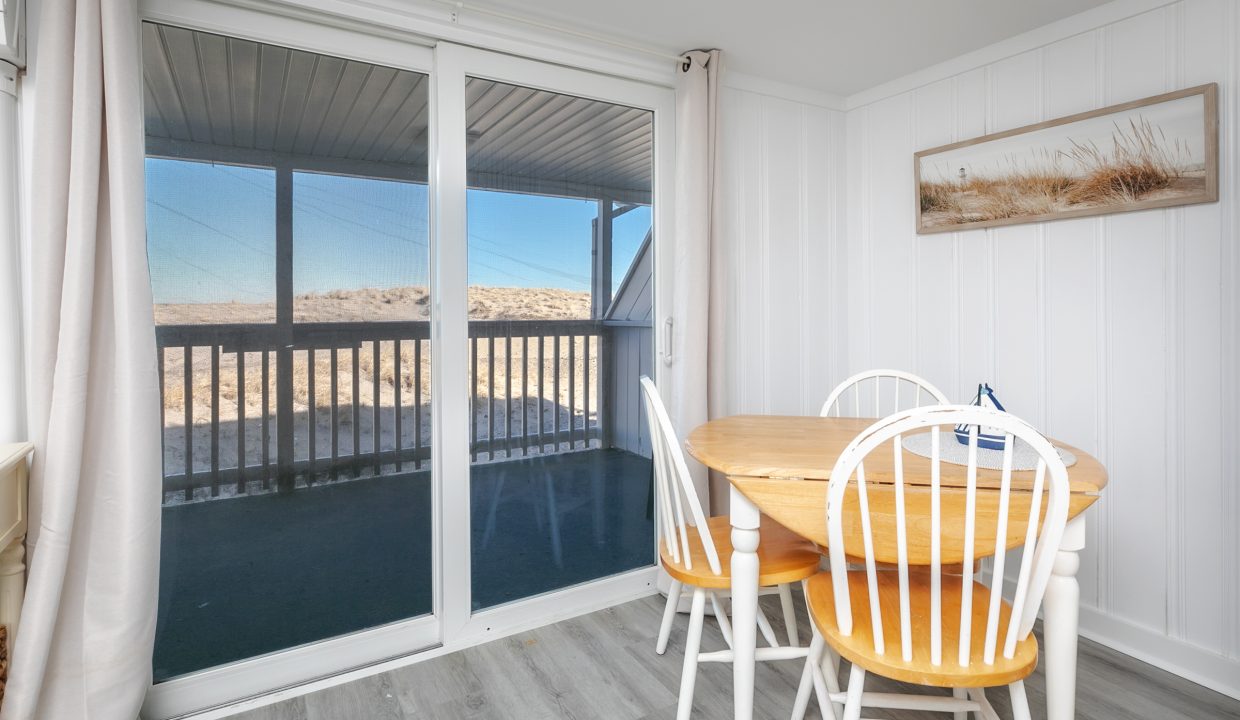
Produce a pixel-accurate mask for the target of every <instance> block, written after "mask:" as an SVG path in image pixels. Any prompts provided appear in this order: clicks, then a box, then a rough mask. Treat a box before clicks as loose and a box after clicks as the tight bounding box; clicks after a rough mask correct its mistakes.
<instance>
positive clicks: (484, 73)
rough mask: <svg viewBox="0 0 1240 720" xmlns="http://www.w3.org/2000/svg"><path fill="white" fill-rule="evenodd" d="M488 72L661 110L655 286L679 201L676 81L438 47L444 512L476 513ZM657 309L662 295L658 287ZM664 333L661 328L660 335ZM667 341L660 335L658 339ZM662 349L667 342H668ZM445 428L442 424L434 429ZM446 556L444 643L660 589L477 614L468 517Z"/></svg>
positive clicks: (558, 595)
mask: <svg viewBox="0 0 1240 720" xmlns="http://www.w3.org/2000/svg"><path fill="white" fill-rule="evenodd" d="M466 77H480V78H485V79H487V80H495V81H498V82H503V83H509V84H512V85H521V86H524V87H530V88H536V89H539V90H547V91H549V92H555V93H562V94H566V95H574V96H577V97H584V98H590V99H593V100H600V101H603V102H609V103H615V104H618V105H627V106H629V107H635V108H642V109H646V110H651V111H653V112H654V164H655V168H654V170H655V172H654V188H653V190H654V194H653V197H654V208H653V215H652V221H653V224H654V237H655V248H656V262H655V278H656V288H658V287H660V286H659V284H658V283H659V281H660V279H661V273H660V272H659V269H660V267H665V266H670V264H667V263H664V262H660V260H661V258H660V257H658V255H659V254H661V253H659V249H660V248H661V247H662V246H663V245H664V244H665V243H661V242H660V239H661V238H666V237H670V235H671V228H672V222H673V214H672V212H673V208H672V198H671V192H670V190H671V185H672V172H673V170H672V168H673V163H674V161H675V158H674V156H673V154H672V153H673V151H672V148H673V146H674V143H673V133H674V132H675V118H674V116H673V113H674V95H673V93H672V91H671V90H670V89H668V88H664V87H658V86H653V85H648V84H645V83H640V82H634V81H632V80H624V79H621V78H616V77H610V76H605V75H599V74H598V73H593V72H587V71H583V70H577V69H574V68H567V67H563V66H560V65H553V64H549V63H545V62H540V61H536V60H529V59H525V58H516V57H512V56H509V55H504V54H500V53H495V52H490V51H486V50H479V49H477V48H472V47H466V46H463V45H456V44H453V43H447V42H441V43H438V44H437V45H436V46H435V71H434V73H433V74H432V78H433V80H432V87H434V88H437V90H436V92H435V100H436V101H437V102H433V103H432V105H434V112H435V117H436V120H437V122H436V123H435V126H436V127H437V128H438V135H437V136H433V137H434V139H435V143H434V144H433V146H432V149H431V158H432V159H431V175H432V177H434V178H435V179H436V180H437V181H438V182H437V183H432V191H431V196H432V200H431V228H432V229H431V235H432V238H433V240H432V247H433V248H435V250H433V252H434V253H436V262H435V269H436V272H435V278H436V281H437V282H438V283H439V285H438V292H437V294H436V297H437V301H436V302H438V303H441V304H442V308H441V313H440V318H441V321H442V326H441V327H439V328H437V331H438V332H439V333H440V335H439V344H438V345H436V346H435V347H436V352H437V355H436V358H437V360H438V362H437V364H436V367H437V369H438V373H439V374H438V375H437V376H435V373H434V371H432V375H433V376H435V377H437V379H438V381H439V382H440V383H441V384H440V385H438V386H436V392H438V397H439V400H440V404H439V406H438V407H437V409H436V417H437V418H438V419H439V421H440V422H442V423H443V424H444V428H443V429H444V432H440V433H438V434H437V437H439V438H441V439H442V441H443V443H444V444H443V445H441V446H440V448H439V449H440V450H441V451H442V452H441V454H440V455H439V456H438V458H437V462H436V463H435V470H436V472H437V473H438V477H439V478H440V482H439V483H438V485H437V489H438V490H439V491H440V492H441V496H440V497H441V499H442V502H441V503H440V505H439V508H440V511H441V512H442V513H443V514H444V517H445V518H468V517H470V511H469V502H470V500H469V481H468V479H469V469H470V466H469V438H468V436H467V435H466V434H465V433H464V432H448V430H452V429H458V430H464V429H465V428H467V427H468V423H469V413H470V409H469V406H468V402H469V399H468V396H467V394H466V392H465V388H466V387H468V384H469V371H468V368H469V364H468V362H467V360H468V358H467V355H466V349H467V346H468V335H467V333H468V325H467V321H468V301H467V297H466V296H467V289H468V285H469V283H468V276H469V259H468V256H467V250H466V245H467V240H466V238H467V218H466V202H465V196H466V183H465V179H466V160H465V158H466V148H465V143H466V138H465V125H466V123H465V120H466V118H465V78H466ZM654 301H655V303H656V311H655V312H656V314H655V317H658V313H659V312H661V311H660V310H659V309H658V303H659V302H660V293H658V292H656V293H655V299H654ZM655 334H656V335H657V333H655ZM661 341H662V339H661V338H658V339H656V341H655V342H656V343H658V342H661ZM660 349H661V348H660ZM436 427H439V426H436ZM443 528H444V536H443V561H442V567H443V568H445V569H446V570H447V571H446V572H445V573H444V574H443V576H442V577H441V578H440V579H441V582H440V583H439V585H438V589H439V591H440V593H441V597H442V602H441V605H440V606H439V607H440V608H441V609H442V618H443V623H444V628H443V629H444V644H445V646H453V645H457V644H472V643H474V642H478V641H479V640H480V639H484V638H485V637H486V636H489V635H493V636H500V635H502V634H505V632H506V630H507V629H508V628H512V627H518V626H524V625H528V624H529V623H530V622H531V621H534V620H536V619H544V618H545V619H551V618H556V617H571V616H572V615H575V614H579V613H581V612H587V611H588V610H590V609H594V608H596V607H599V606H600V603H604V604H605V601H606V600H607V599H609V598H614V599H615V600H619V598H621V597H623V598H629V597H635V596H638V595H640V594H645V593H648V592H651V591H652V590H653V589H654V585H653V581H654V577H655V570H654V563H655V560H656V558H655V557H654V556H653V554H652V557H651V567H650V568H647V569H641V570H637V571H634V572H631V573H625V574H623V575H620V576H617V577H616V578H613V579H612V581H611V582H608V583H606V584H605V585H599V584H598V583H585V584H583V585H580V586H577V587H574V588H569V589H566V590H561V591H557V592H552V593H548V594H545V595H541V596H537V597H533V598H528V599H524V600H519V601H516V602H512V603H508V604H505V605H501V606H499V607H495V608H488V609H486V610H482V611H479V612H476V613H475V612H471V609H470V608H471V607H472V605H471V589H470V583H471V577H470V573H469V572H468V568H469V567H470V562H471V561H470V558H471V555H470V527H469V523H446V524H444V525H443Z"/></svg>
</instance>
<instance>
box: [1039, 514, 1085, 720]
mask: <svg viewBox="0 0 1240 720" xmlns="http://www.w3.org/2000/svg"><path fill="white" fill-rule="evenodd" d="M1084 547H1085V515H1084V514H1081V515H1077V516H1076V517H1075V518H1073V519H1071V520H1069V521H1068V525H1067V527H1065V528H1064V533H1063V540H1062V541H1060V544H1059V552H1058V553H1057V554H1056V555H1055V564H1054V568H1053V569H1052V570H1051V577H1050V580H1049V581H1048V582H1047V585H1046V597H1045V599H1044V600H1043V606H1042V607H1043V614H1042V617H1043V620H1042V632H1043V636H1044V638H1045V641H1046V716H1047V718H1049V720H1072V718H1075V717H1076V643H1077V623H1078V617H1079V614H1080V600H1081V586H1080V585H1079V584H1078V583H1077V580H1076V571H1077V569H1078V568H1079V567H1080V566H1081V559H1080V557H1079V556H1078V555H1077V553H1078V552H1079V551H1080V550H1081V549H1083V548H1084Z"/></svg>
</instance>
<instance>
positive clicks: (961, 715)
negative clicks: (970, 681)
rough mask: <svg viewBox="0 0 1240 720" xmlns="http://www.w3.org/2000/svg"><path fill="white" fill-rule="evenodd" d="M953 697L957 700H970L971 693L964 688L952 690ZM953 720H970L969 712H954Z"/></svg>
mask: <svg viewBox="0 0 1240 720" xmlns="http://www.w3.org/2000/svg"><path fill="white" fill-rule="evenodd" d="M952 697H954V698H956V699H957V700H968V699H969V691H968V690H965V689H964V688H952ZM952 720H969V712H968V711H967V710H960V711H958V712H954V713H952Z"/></svg>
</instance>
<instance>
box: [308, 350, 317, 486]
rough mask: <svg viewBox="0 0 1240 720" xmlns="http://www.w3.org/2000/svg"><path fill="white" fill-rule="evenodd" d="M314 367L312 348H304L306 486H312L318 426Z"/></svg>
mask: <svg viewBox="0 0 1240 720" xmlns="http://www.w3.org/2000/svg"><path fill="white" fill-rule="evenodd" d="M316 370H317V369H316V368H315V367H314V348H312V347H308V348H306V444H307V445H309V449H307V450H306V459H307V463H308V467H309V469H308V470H306V485H307V486H309V485H313V484H314V460H315V447H316V445H317V443H315V435H316V434H317V430H318V427H317V426H318V424H319V398H318V394H317V393H316V392H315V387H314V375H315V372H316Z"/></svg>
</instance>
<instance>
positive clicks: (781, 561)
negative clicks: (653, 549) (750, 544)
mask: <svg viewBox="0 0 1240 720" xmlns="http://www.w3.org/2000/svg"><path fill="white" fill-rule="evenodd" d="M706 526H707V528H708V529H709V531H710V537H711V539H712V540H714V543H715V549H716V550H717V551H718V553H719V558H720V559H721V560H722V561H723V562H721V563H720V565H721V566H722V570H723V572H722V573H721V574H719V575H716V574H715V573H714V572H712V571H711V569H710V563H709V562H708V561H707V559H706V551H705V549H704V548H703V547H702V541H701V540H700V539H699V537H698V533H696V532H690V533H689V534H688V535H689V559H690V560H691V561H692V565H693V567H692V568H689V567H686V565H685V563H684V562H683V561H684V557H683V556H682V557H681V562H675V561H673V560H672V555H671V553H670V552H669V551H668V549H667V545H666V543H659V558H660V559H661V560H662V561H663V568H664V569H665V570H667V574H668V575H671V576H672V577H673V578H674V579H676V580H679V581H680V582H682V583H684V584H686V585H692V586H695V587H700V588H707V589H710V590H720V589H729V588H731V587H732V569H731V563H730V562H729V559H730V558H731V557H732V526H731V523H730V520H729V518H728V517H727V516H726V515H721V516H717V517H712V518H708V519H707V520H706ZM759 532H760V533H761V537H762V540H761V542H760V543H759V545H758V585H760V586H762V587H770V586H773V585H783V584H785V583H793V582H800V581H802V580H804V579H805V578H808V577H810V576H812V575H814V573H816V572H818V563H819V561H820V559H821V556H820V555H819V553H818V550H817V548H815V547H814V544H813V543H812V542H810V541H808V540H806V539H805V538H803V537H801V536H800V535H797V534H796V533H794V532H792V531H791V530H789V529H788V528H786V527H784V526H783V525H780V524H779V523H777V522H775V521H774V520H771V519H770V518H767V517H763V518H762V525H761V529H760V531H759Z"/></svg>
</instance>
